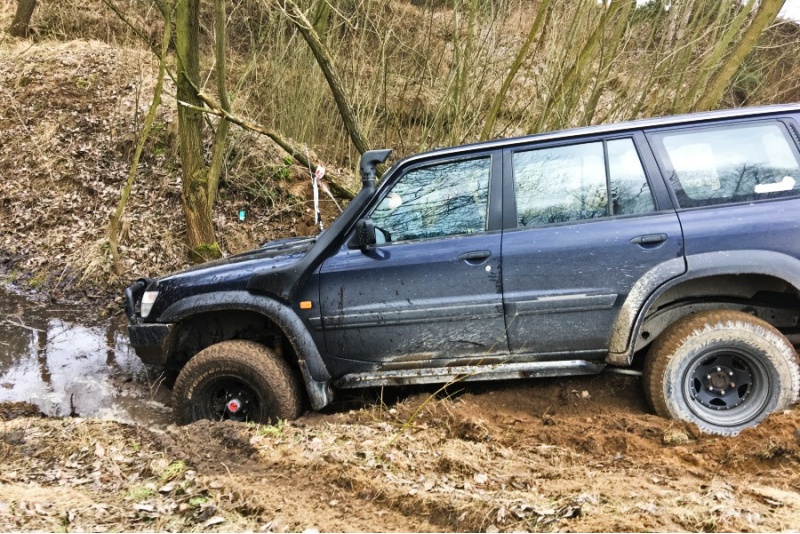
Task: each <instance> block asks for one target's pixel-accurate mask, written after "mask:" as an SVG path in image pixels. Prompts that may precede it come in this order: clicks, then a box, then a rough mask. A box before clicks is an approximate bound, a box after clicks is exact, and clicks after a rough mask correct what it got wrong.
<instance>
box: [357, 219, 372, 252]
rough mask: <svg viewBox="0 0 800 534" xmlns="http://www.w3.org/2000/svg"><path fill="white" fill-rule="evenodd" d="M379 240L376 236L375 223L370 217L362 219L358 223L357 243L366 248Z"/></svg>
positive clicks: (358, 245)
mask: <svg viewBox="0 0 800 534" xmlns="http://www.w3.org/2000/svg"><path fill="white" fill-rule="evenodd" d="M377 242H378V241H377V239H376V238H375V224H374V223H373V222H372V221H371V220H370V219H361V220H359V221H358V222H357V223H356V235H355V243H354V244H355V245H356V246H357V247H358V248H360V249H362V250H363V249H365V248H367V247H369V246H371V245H374V244H376V243H377Z"/></svg>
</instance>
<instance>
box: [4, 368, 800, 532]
mask: <svg viewBox="0 0 800 534" xmlns="http://www.w3.org/2000/svg"><path fill="white" fill-rule="evenodd" d="M382 399H383V400H382ZM25 408H26V407H25V406H20V405H9V404H7V405H3V406H2V408H0V419H2V420H3V422H1V423H0V487H1V488H2V492H0V529H2V530H4V531H8V530H26V531H30V530H51V531H56V530H72V531H106V530H114V531H118V530H124V531H139V530H159V531H165V530H180V531H211V532H216V531H242V530H251V531H260V532H285V531H304V530H309V529H316V530H319V531H484V532H498V531H500V532H505V531H508V532H511V531H517V532H518V531H549V532H556V531H561V532H567V531H570V532H571V531H592V532H594V531H598V532H599V531H665V530H666V531H707V532H719V531H748V532H750V531H787V530H789V531H796V530H797V528H798V526H799V525H800V410H798V409H797V408H794V409H792V410H788V411H786V412H783V413H778V414H774V415H772V416H771V417H770V418H768V419H767V420H766V421H765V422H763V423H762V424H761V425H760V426H759V427H757V428H755V429H752V430H748V431H745V432H743V433H742V434H741V435H739V436H738V437H735V438H719V437H709V436H702V435H699V434H698V433H697V432H696V430H695V429H694V428H692V427H691V426H688V425H685V424H683V423H676V422H672V421H667V420H664V419H661V418H659V417H657V416H654V415H651V414H650V413H649V412H648V409H647V407H646V404H645V402H644V400H643V397H642V394H641V389H640V384H639V379H638V378H637V377H628V376H620V375H609V374H604V375H601V376H597V377H590V378H573V379H555V380H534V381H531V382H504V383H493V384H482V385H481V384H478V385H475V384H464V385H460V384H454V385H452V386H451V387H450V388H448V390H447V391H446V392H444V393H439V394H438V395H437V394H436V392H435V390H427V389H405V390H383V391H381V390H370V391H367V392H364V393H363V394H362V395H361V396H360V397H349V398H344V399H341V400H340V401H339V402H337V403H336V404H335V405H334V406H333V407H332V408H331V409H329V410H327V411H326V413H307V414H306V415H305V416H303V417H301V418H300V419H298V420H297V421H294V422H289V423H283V424H281V425H278V426H253V425H251V426H248V425H245V424H239V423H230V422H225V423H211V422H200V423H195V424H192V425H189V426H185V427H176V426H151V427H149V428H148V427H145V426H141V425H128V424H121V423H116V422H111V421H102V420H97V419H80V418H77V419H76V418H38V417H35V416H31V415H30V413H29V412H27V413H26V411H25ZM34 411H35V410H34ZM20 412H21V413H20ZM18 415H20V416H19V417H18Z"/></svg>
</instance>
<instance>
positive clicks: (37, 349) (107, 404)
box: [0, 288, 170, 424]
mask: <svg viewBox="0 0 800 534" xmlns="http://www.w3.org/2000/svg"><path fill="white" fill-rule="evenodd" d="M87 311H90V310H87V308H86V306H79V305H67V306H65V305H49V304H43V303H38V302H33V301H31V300H29V299H27V298H25V297H24V296H21V295H16V294H13V293H10V292H9V291H7V290H5V289H3V288H0V402H7V401H11V402H16V401H27V402H30V403H32V404H35V405H36V406H38V407H39V409H40V410H42V412H44V413H45V414H47V415H51V416H70V415H72V416H81V417H98V418H103V419H114V420H118V421H123V422H136V423H142V424H160V423H168V422H170V410H169V408H168V407H167V406H166V405H165V403H166V401H167V398H168V395H167V392H166V391H165V388H162V387H160V379H159V376H158V374H157V372H155V371H154V370H152V369H147V368H145V366H144V365H143V364H142V363H141V362H140V361H139V359H138V358H137V357H136V354H135V353H134V351H133V349H131V348H130V347H129V346H128V342H127V334H126V329H125V320H124V317H122V318H120V317H117V318H115V319H105V320H90V319H88V318H87V317H88V316H90V315H91V314H89V313H87Z"/></svg>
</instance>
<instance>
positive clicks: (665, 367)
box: [644, 311, 800, 435]
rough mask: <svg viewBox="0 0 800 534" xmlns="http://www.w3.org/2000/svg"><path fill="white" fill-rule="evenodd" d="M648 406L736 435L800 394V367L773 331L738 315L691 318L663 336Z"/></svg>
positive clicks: (654, 351)
mask: <svg viewBox="0 0 800 534" xmlns="http://www.w3.org/2000/svg"><path fill="white" fill-rule="evenodd" d="M644 386H645V393H646V397H647V400H648V401H649V402H650V405H651V406H652V407H653V409H654V410H655V411H656V413H658V414H659V415H661V416H664V417H670V418H673V419H683V420H685V421H690V422H692V423H695V424H696V425H697V426H698V427H699V428H700V429H701V430H703V431H704V432H708V433H711V434H720V435H735V434H738V433H739V432H740V431H741V430H743V429H745V428H748V427H751V426H755V425H756V424H758V423H759V422H760V421H761V420H763V419H764V418H765V417H766V416H767V415H768V414H770V413H771V412H774V411H776V410H782V409H785V408H786V407H788V406H789V405H790V404H791V403H793V402H795V401H796V400H797V399H798V396H799V395H800V365H798V358H797V354H796V353H795V351H794V348H793V347H792V345H791V343H789V341H788V340H787V339H786V338H785V337H784V336H783V335H782V334H781V333H780V332H778V331H777V330H776V329H775V328H774V327H772V326H771V325H769V324H768V323H766V322H764V321H762V320H760V319H757V318H755V317H753V316H751V315H748V314H746V313H742V312H738V311H709V312H704V313H699V314H696V315H691V316H689V317H686V318H684V319H682V320H680V321H678V322H676V323H675V324H674V325H672V326H671V327H670V328H668V329H667V330H666V331H665V332H664V333H662V334H661V335H660V336H659V338H658V339H657V340H656V342H655V343H654V344H653V346H652V347H651V349H650V352H649V354H648V356H647V361H646V363H645V368H644Z"/></svg>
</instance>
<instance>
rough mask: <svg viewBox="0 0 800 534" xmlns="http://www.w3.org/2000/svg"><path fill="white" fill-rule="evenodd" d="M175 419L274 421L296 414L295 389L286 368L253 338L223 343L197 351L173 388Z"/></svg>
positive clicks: (298, 409) (298, 399)
mask: <svg viewBox="0 0 800 534" xmlns="http://www.w3.org/2000/svg"><path fill="white" fill-rule="evenodd" d="M173 402H174V404H175V408H176V411H177V418H178V423H180V424H187V423H191V422H194V421H198V420H200V419H211V420H214V421H221V420H233V421H253V422H257V423H276V422H277V421H278V420H279V419H295V418H296V417H297V416H299V415H300V409H301V402H300V389H299V387H298V385H297V380H296V379H295V376H294V374H293V373H292V371H291V369H290V368H289V366H288V365H287V364H286V362H285V361H283V360H282V359H281V358H279V357H278V356H277V355H276V354H275V353H274V352H272V351H271V350H270V349H268V348H267V347H265V346H263V345H259V344H258V343H254V342H252V341H240V340H235V341H223V342H222V343H217V344H216V345H212V346H210V347H208V348H206V349H204V350H202V351H200V352H199V353H198V354H197V355H196V356H195V357H194V358H192V359H191V360H189V363H187V364H186V366H185V367H184V368H183V369H182V370H181V372H180V374H179V375H178V380H177V381H176V382H175V388H174V390H173Z"/></svg>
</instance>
